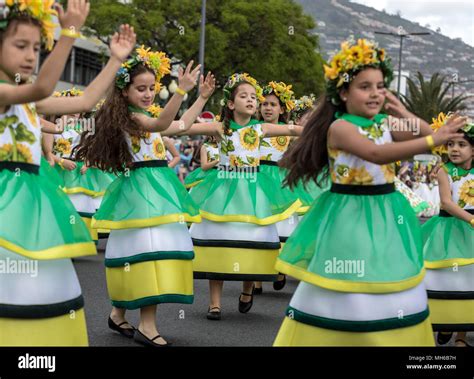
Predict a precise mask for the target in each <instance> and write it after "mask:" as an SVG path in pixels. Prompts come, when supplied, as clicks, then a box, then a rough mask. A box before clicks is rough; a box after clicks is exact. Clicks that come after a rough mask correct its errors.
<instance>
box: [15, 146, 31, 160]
mask: <svg viewBox="0 0 474 379" xmlns="http://www.w3.org/2000/svg"><path fill="white" fill-rule="evenodd" d="M16 148H17V151H18V158H19V161H20V162H25V163H33V154H32V153H31V150H30V148H29V147H28V146H26V145H23V144H22V143H19V144H17V145H16Z"/></svg>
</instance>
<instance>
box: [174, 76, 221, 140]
mask: <svg viewBox="0 0 474 379" xmlns="http://www.w3.org/2000/svg"><path fill="white" fill-rule="evenodd" d="M215 88H216V79H215V78H214V75H212V74H211V73H210V72H208V73H207V76H206V79H205V80H204V78H203V77H202V76H201V77H200V79H199V97H198V98H197V100H196V101H195V102H194V103H193V105H192V106H191V107H189V108H188V110H187V111H186V112H184V114H183V115H182V116H181V118H180V119H179V121H173V122H172V123H171V125H170V127H169V128H168V129H166V130H165V133H166V135H169V136H173V135H177V134H180V133H183V134H186V131H187V130H189V128H190V127H191V125H193V123H194V121H196V119H197V118H198V116H199V115H200V114H201V112H202V110H203V109H204V106H205V105H206V103H207V101H208V100H209V98H210V97H211V96H212V94H213V92H214V90H215Z"/></svg>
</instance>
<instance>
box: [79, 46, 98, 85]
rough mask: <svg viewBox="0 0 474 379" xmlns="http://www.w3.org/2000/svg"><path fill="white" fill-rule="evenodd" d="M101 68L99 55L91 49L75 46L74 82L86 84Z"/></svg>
mask: <svg viewBox="0 0 474 379" xmlns="http://www.w3.org/2000/svg"><path fill="white" fill-rule="evenodd" d="M101 70H102V62H101V61H100V59H99V55H98V54H97V53H95V52H93V51H88V50H84V49H79V48H75V57H74V83H75V84H77V85H82V86H87V85H89V83H90V82H92V81H93V80H94V78H95V77H96V76H97V75H98V74H99V73H100V71H101Z"/></svg>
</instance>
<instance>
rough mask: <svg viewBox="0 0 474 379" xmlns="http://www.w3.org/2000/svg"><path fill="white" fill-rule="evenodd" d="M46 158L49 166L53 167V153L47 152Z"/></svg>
mask: <svg viewBox="0 0 474 379" xmlns="http://www.w3.org/2000/svg"><path fill="white" fill-rule="evenodd" d="M46 160H47V161H48V163H49V165H50V166H51V167H54V165H55V161H54V154H53V153H47V154H46Z"/></svg>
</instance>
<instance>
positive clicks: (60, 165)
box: [58, 158, 64, 168]
mask: <svg viewBox="0 0 474 379" xmlns="http://www.w3.org/2000/svg"><path fill="white" fill-rule="evenodd" d="M63 162H64V159H63V158H61V160H60V161H59V162H58V164H59V167H61V168H64V166H63Z"/></svg>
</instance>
